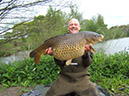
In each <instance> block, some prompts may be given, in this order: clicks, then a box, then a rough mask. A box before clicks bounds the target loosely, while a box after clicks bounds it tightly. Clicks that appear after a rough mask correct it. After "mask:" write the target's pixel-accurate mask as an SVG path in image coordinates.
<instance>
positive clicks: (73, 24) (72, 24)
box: [68, 20, 81, 33]
mask: <svg viewBox="0 0 129 96" xmlns="http://www.w3.org/2000/svg"><path fill="white" fill-rule="evenodd" d="M80 29H81V26H80V25H79V22H78V21H77V20H71V21H69V25H68V30H69V33H78V32H79V30H80Z"/></svg>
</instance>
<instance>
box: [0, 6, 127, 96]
mask: <svg viewBox="0 0 129 96" xmlns="http://www.w3.org/2000/svg"><path fill="white" fill-rule="evenodd" d="M70 8H71V12H70V13H67V14H66V13H65V12H62V11H61V10H57V9H54V8H52V7H51V6H50V7H49V9H48V12H47V14H46V15H40V16H37V17H34V20H33V21H30V22H26V23H25V22H24V23H23V24H20V25H19V24H15V25H14V26H13V27H12V32H6V33H5V34H4V39H0V49H1V50H0V57H6V56H8V55H11V54H13V53H16V52H18V51H25V50H31V49H34V48H36V47H37V46H39V45H41V44H42V43H43V42H44V40H46V39H48V38H50V37H53V36H56V35H61V34H65V33H67V32H68V31H67V24H68V21H69V20H70V19H71V18H77V19H78V20H79V21H80V24H81V31H95V32H98V33H101V34H103V35H104V36H105V38H104V40H110V39H117V38H122V37H129V25H122V26H114V27H111V28H107V26H108V25H107V24H105V23H104V17H103V16H102V15H101V14H97V16H93V17H92V19H90V20H87V19H83V18H82V14H81V13H79V12H78V11H77V7H72V6H70ZM128 61H129V54H128V53H124V52H121V53H119V54H115V55H110V56H106V55H105V54H104V53H101V54H100V53H96V54H95V55H94V59H93V63H92V65H91V66H90V70H89V72H90V74H91V80H92V81H93V82H96V83H98V84H99V85H101V86H103V87H106V88H107V89H108V91H109V92H111V93H112V94H117V93H121V94H123V95H129V89H128V88H127V87H129V79H128V78H129V74H128V73H129V70H128V69H129V62H128ZM59 72H60V69H59V67H58V66H56V64H55V63H54V61H53V58H52V57H51V56H46V57H44V56H42V57H41V62H40V64H39V65H36V64H34V61H33V60H32V59H30V58H26V60H24V61H17V62H14V63H13V64H8V65H6V64H2V63H0V84H3V85H4V86H6V87H10V86H24V87H27V86H35V85H37V84H48V83H51V82H53V81H54V80H56V78H57V75H58V73H59ZM121 88H125V89H124V90H123V91H120V90H119V89H121Z"/></svg>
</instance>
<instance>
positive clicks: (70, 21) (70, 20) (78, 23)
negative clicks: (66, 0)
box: [68, 18, 80, 25]
mask: <svg viewBox="0 0 129 96" xmlns="http://www.w3.org/2000/svg"><path fill="white" fill-rule="evenodd" d="M72 20H75V21H77V22H78V24H79V25H80V23H79V21H78V19H76V18H72V19H71V20H70V21H69V23H70V22H71V21H72ZM69 23H68V25H69Z"/></svg>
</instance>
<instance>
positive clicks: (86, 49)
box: [85, 44, 92, 52]
mask: <svg viewBox="0 0 129 96" xmlns="http://www.w3.org/2000/svg"><path fill="white" fill-rule="evenodd" d="M89 46H92V45H88V44H87V45H85V52H88V51H90V47H89Z"/></svg>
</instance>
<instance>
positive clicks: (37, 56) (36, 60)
mask: <svg viewBox="0 0 129 96" xmlns="http://www.w3.org/2000/svg"><path fill="white" fill-rule="evenodd" d="M40 57H41V54H40V53H37V54H36V55H35V57H34V62H35V64H39V61H40Z"/></svg>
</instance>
